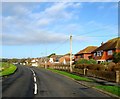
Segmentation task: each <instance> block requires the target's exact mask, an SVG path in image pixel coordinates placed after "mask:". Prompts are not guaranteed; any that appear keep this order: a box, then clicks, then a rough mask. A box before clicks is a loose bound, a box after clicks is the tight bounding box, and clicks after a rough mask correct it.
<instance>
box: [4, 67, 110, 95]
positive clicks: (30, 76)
mask: <svg viewBox="0 0 120 99" xmlns="http://www.w3.org/2000/svg"><path fill="white" fill-rule="evenodd" d="M17 67H18V70H17V71H16V72H15V74H13V75H10V76H9V77H7V78H4V79H3V81H2V95H3V97H109V96H108V95H105V94H103V93H101V92H98V91H96V90H94V89H92V88H88V87H85V86H83V85H80V84H78V83H76V82H75V81H73V80H72V79H69V78H67V77H64V76H62V75H59V74H56V73H53V72H51V71H48V70H45V69H43V68H36V67H32V68H29V67H25V66H21V65H17ZM35 84H36V86H35ZM35 91H36V92H35Z"/></svg>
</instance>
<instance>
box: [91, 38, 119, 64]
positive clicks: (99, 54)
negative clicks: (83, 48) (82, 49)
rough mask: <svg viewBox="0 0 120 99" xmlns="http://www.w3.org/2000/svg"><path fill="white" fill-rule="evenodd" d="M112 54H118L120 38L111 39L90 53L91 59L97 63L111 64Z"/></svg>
mask: <svg viewBox="0 0 120 99" xmlns="http://www.w3.org/2000/svg"><path fill="white" fill-rule="evenodd" d="M114 52H120V37H118V38H114V39H111V40H109V41H107V42H106V43H104V44H102V45H101V46H100V47H98V48H97V49H96V50H94V51H93V52H92V58H93V59H95V60H96V61H97V62H98V63H102V62H106V61H107V62H111V61H112V60H113V54H114Z"/></svg>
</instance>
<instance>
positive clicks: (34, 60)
mask: <svg viewBox="0 0 120 99" xmlns="http://www.w3.org/2000/svg"><path fill="white" fill-rule="evenodd" d="M31 65H32V66H35V67H37V66H38V65H39V64H38V59H37V58H34V59H32V60H31Z"/></svg>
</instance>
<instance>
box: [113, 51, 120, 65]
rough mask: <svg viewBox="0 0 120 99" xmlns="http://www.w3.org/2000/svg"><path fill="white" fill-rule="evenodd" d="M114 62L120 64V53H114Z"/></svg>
mask: <svg viewBox="0 0 120 99" xmlns="http://www.w3.org/2000/svg"><path fill="white" fill-rule="evenodd" d="M113 62H115V63H118V62H120V52H118V53H117V52H115V53H113Z"/></svg>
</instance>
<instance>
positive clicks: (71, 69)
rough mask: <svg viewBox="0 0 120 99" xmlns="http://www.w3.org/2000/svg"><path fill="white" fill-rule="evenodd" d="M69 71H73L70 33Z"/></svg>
mask: <svg viewBox="0 0 120 99" xmlns="http://www.w3.org/2000/svg"><path fill="white" fill-rule="evenodd" d="M70 72H73V68H72V35H70Z"/></svg>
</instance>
